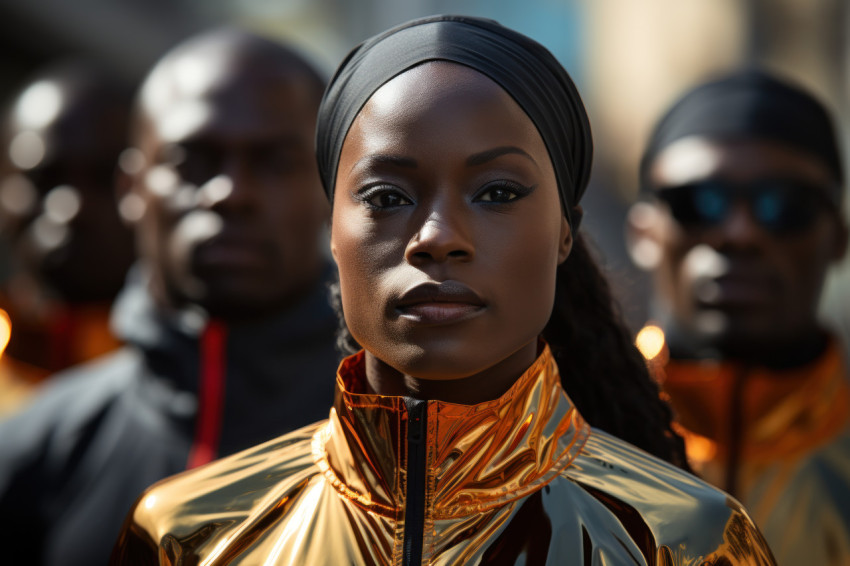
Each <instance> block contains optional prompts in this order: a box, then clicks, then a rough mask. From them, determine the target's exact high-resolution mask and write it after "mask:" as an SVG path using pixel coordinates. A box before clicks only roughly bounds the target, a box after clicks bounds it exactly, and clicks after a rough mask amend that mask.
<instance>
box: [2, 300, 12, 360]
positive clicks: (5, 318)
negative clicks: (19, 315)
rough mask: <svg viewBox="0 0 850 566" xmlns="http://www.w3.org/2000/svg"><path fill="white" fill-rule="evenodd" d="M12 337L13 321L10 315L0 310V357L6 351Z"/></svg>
mask: <svg viewBox="0 0 850 566" xmlns="http://www.w3.org/2000/svg"><path fill="white" fill-rule="evenodd" d="M11 337H12V321H11V320H10V319H9V315H8V314H7V313H6V311H4V310H3V309H0V355H3V352H4V351H5V350H6V346H8V345H9V339H10V338H11Z"/></svg>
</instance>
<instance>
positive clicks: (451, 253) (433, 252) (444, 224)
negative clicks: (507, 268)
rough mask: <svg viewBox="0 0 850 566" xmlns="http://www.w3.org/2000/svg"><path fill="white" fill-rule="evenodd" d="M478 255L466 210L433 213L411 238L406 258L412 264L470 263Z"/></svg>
mask: <svg viewBox="0 0 850 566" xmlns="http://www.w3.org/2000/svg"><path fill="white" fill-rule="evenodd" d="M474 255H475V246H474V245H473V240H472V235H471V229H470V226H469V218H468V215H467V214H465V213H464V212H463V211H459V210H455V211H447V212H442V213H436V212H434V213H432V214H431V215H430V216H429V217H428V218H427V219H426V220H425V221H424V222H423V223H422V226H421V227H420V228H419V230H417V232H416V233H415V234H414V235H413V237H412V238H411V239H410V242H409V243H408V245H407V248H406V249H405V258H406V259H407V261H408V262H410V263H411V264H414V265H415V264H422V263H427V262H446V261H463V262H465V261H470V260H471V259H472V258H473V257H474Z"/></svg>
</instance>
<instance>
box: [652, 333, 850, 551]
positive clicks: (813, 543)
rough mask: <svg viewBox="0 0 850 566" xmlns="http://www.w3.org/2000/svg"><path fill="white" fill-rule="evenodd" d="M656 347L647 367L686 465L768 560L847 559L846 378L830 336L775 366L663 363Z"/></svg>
mask: <svg viewBox="0 0 850 566" xmlns="http://www.w3.org/2000/svg"><path fill="white" fill-rule="evenodd" d="M647 332H654V331H652V330H649V331H647ZM642 333H644V332H643V331H642ZM658 338H659V339H661V338H662V337H661V336H659V337H658ZM657 346H658V349H657V354H656V355H655V356H652V357H651V359H650V366H651V367H652V366H654V374H655V375H656V376H657V378H658V379H659V381H660V382H661V383H662V386H663V388H664V391H665V392H666V393H667V394H668V395H669V396H670V402H671V404H672V405H673V408H674V410H675V412H676V416H677V419H678V422H679V424H680V426H681V430H680V432H681V433H682V435H683V436H684V437H685V443H686V447H687V452H688V459H689V461H690V463H691V465H692V466H693V468H694V469H695V471H697V472H698V473H699V474H700V475H701V476H702V477H704V478H705V479H706V480H707V481H709V482H711V483H712V484H714V485H717V486H719V487H720V488H722V489H724V490H726V491H728V492H730V493H732V494H733V495H734V496H735V497H737V498H739V499H740V500H741V502H742V503H743V504H744V505H745V506H746V508H747V509H748V510H749V511H750V513H751V515H752V517H753V519H754V520H755V522H756V524H758V526H759V527H760V528H761V530H762V532H763V533H764V535H765V538H766V539H767V541H768V543H769V544H770V547H771V549H772V550H773V553H774V556H775V557H776V561H777V563H778V564H780V565H782V566H797V565H798V564H802V565H806V566H814V565H817V566H847V565H850V381H848V375H847V367H846V366H845V363H844V359H843V355H842V352H841V348H840V346H839V343H838V341H837V340H833V341H832V342H831V343H830V345H829V348H828V349H827V351H826V352H825V353H824V354H823V355H822V356H821V357H820V358H819V359H817V360H815V361H814V362H813V363H811V364H810V365H808V366H804V367H801V368H796V369H792V370H783V371H771V370H768V369H765V368H761V367H747V366H743V365H741V364H735V363H729V362H726V363H722V362H712V361H705V360H704V361H685V360H667V359H666V358H667V357H668V354H667V351H666V347H664V345H663V344H662V343H660V342H658V343H657ZM654 351H655V349H653V351H651V352H650V353H653V352H654Z"/></svg>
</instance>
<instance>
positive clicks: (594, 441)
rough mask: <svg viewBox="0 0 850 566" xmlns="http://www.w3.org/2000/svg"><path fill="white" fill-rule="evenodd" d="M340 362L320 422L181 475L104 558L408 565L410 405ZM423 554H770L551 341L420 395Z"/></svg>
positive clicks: (483, 560) (714, 559)
mask: <svg viewBox="0 0 850 566" xmlns="http://www.w3.org/2000/svg"><path fill="white" fill-rule="evenodd" d="M362 356H363V354H362V353H361V354H359V355H357V356H352V357H350V358H348V359H346V360H345V361H344V362H343V363H342V365H341V367H340V372H339V377H338V380H337V398H336V402H335V406H334V408H333V409H332V411H331V415H330V419H329V420H328V421H325V422H321V423H317V424H315V425H312V426H310V427H307V428H305V429H302V430H300V431H297V432H295V433H292V434H289V435H287V436H283V437H281V438H278V439H276V440H273V441H271V442H268V443H266V444H264V445H261V446H258V447H255V448H253V449H251V450H248V451H245V452H242V453H240V454H237V455H234V456H232V457H230V458H226V459H223V460H220V461H218V462H214V463H212V464H210V465H208V466H205V467H202V468H199V469H197V470H193V471H191V472H188V473H184V474H181V475H179V476H175V477H173V478H171V479H169V480H166V481H164V482H162V483H160V484H158V485H157V486H155V487H154V488H152V489H150V490H149V491H148V492H147V493H146V494H144V495H143V496H142V498H141V499H140V500H139V502H138V503H137V505H136V507H135V508H134V510H133V512H132V513H131V515H130V518H129V521H128V523H127V525H126V526H125V529H124V532H123V534H122V536H121V538H120V540H119V543H118V546H117V547H116V552H115V554H114V555H113V563H114V564H131V565H132V564H196V563H197V564H210V565H211V564H311V565H314V564H328V565H331V564H334V565H336V564H403V556H402V541H403V539H404V528H405V525H404V516H405V514H404V510H405V503H406V501H405V498H406V475H407V474H406V472H407V470H406V460H407V447H406V443H405V439H406V438H407V424H408V423H407V412H406V409H405V405H404V399H403V398H401V397H383V396H378V395H370V394H365V393H362V391H363V387H364V383H365V379H364V373H363V364H362ZM427 423H428V426H427V456H426V461H427V474H426V481H425V484H426V489H425V509H426V511H425V527H424V530H423V533H422V537H423V545H422V546H423V557H422V563H423V564H445V565H449V564H594V565H595V564H599V565H602V564H606V565H610V564H647V565H648V564H665V565H666V564H676V565H679V564H681V565H690V564H724V565H728V564H731V565H739V564H773V560H772V558H771V555H770V551H769V550H768V549H767V547H766V545H765V543H764V541H763V539H762V538H761V535H760V534H759V532H758V530H757V529H756V528H755V526H754V525H753V523H752V522H751V521H750V519H749V518H748V516H747V515H746V513H745V512H744V511H743V509H742V508H741V507H740V506H739V505H738V503H737V502H736V501H734V500H733V499H731V498H729V497H728V496H726V494H724V493H722V492H719V491H717V490H714V489H712V488H710V487H708V486H707V485H705V484H704V483H703V482H701V481H699V480H697V479H696V478H694V477H693V476H690V475H688V474H685V473H683V472H681V471H680V470H678V469H675V468H673V467H671V466H669V465H667V464H665V463H663V462H660V461H659V460H656V459H654V458H651V457H649V456H647V455H646V454H645V453H643V452H641V451H640V450H638V449H636V448H634V447H632V446H630V445H628V444H625V443H623V442H621V441H619V440H617V439H615V438H613V437H611V436H609V435H607V434H605V433H603V432H601V431H597V430H595V429H591V428H590V427H589V426H588V425H587V424H586V423H585V422H584V420H583V419H582V417H581V415H579V414H578V412H577V411H576V410H575V408H574V407H573V405H572V403H571V402H570V400H569V399H568V398H567V396H566V395H565V394H564V392H563V390H562V389H561V386H560V380H559V377H558V372H557V368H556V366H555V363H554V360H553V359H552V357H551V354H550V352H549V349H548V348H545V350H544V351H543V353H542V354H541V356H540V357H539V358H538V359H537V361H536V362H535V363H534V364H533V365H532V367H531V368H529V370H528V371H527V372H526V373H525V374H524V375H523V376H522V377H521V378H520V379H519V380H518V381H517V382H516V383H515V384H514V386H513V387H512V388H511V389H510V390H509V391H508V392H507V393H506V394H505V395H504V396H502V397H501V398H499V399H496V400H494V401H490V402H487V403H481V404H478V405H455V404H450V403H444V402H438V401H431V402H428V415H427Z"/></svg>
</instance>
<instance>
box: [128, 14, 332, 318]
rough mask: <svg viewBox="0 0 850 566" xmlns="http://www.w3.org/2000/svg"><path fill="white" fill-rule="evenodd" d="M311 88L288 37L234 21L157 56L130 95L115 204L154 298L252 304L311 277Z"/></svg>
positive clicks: (316, 84) (323, 207) (317, 262)
mask: <svg viewBox="0 0 850 566" xmlns="http://www.w3.org/2000/svg"><path fill="white" fill-rule="evenodd" d="M323 88H324V82H323V80H322V79H321V76H320V74H319V73H318V72H317V71H316V70H315V69H314V68H313V67H312V66H311V65H310V64H309V63H308V62H307V61H306V60H305V59H304V58H303V57H302V56H301V55H299V54H298V53H297V52H296V51H294V50H293V49H291V48H289V47H286V46H284V45H281V44H278V43H276V42H274V41H271V40H269V39H265V38H261V37H258V36H255V35H252V34H249V33H247V32H244V31H238V30H232V29H225V30H216V31H213V32H208V33H205V34H203V35H200V36H197V37H195V38H192V39H190V40H188V41H186V42H185V43H182V44H180V45H178V46H177V47H176V48H174V49H173V50H172V51H170V52H169V53H168V54H166V55H165V56H164V57H163V59H162V60H161V61H160V62H159V63H157V64H156V66H155V67H154V68H153V70H152V71H151V72H150V74H149V75H148V77H147V78H146V79H145V81H144V83H143V84H142V87H141V90H140V94H139V98H138V101H137V108H136V124H135V125H136V127H135V131H134V134H133V144H134V146H135V149H134V150H133V151H132V153H131V154H128V156H126V157H127V159H125V165H129V166H130V167H129V168H130V173H131V174H132V178H133V182H132V183H131V185H132V188H131V189H130V190H129V191H128V192H127V194H126V195H125V197H124V198H122V213H123V214H124V216H125V217H126V218H127V219H128V220H129V221H131V222H132V223H134V225H135V227H136V239H137V246H138V249H139V253H140V255H141V257H142V258H143V259H144V260H145V261H146V262H147V263H148V264H149V265H150V267H151V271H152V275H153V291H154V295H155V297H156V298H157V299H158V300H159V301H160V303H163V304H165V305H170V306H180V305H185V304H197V305H200V306H201V307H203V308H205V309H206V310H208V311H210V312H211V313H213V314H214V315H217V316H220V317H223V318H237V317H241V318H245V317H249V318H250V317H254V316H258V315H260V314H262V313H264V312H268V311H269V309H270V308H276V307H279V306H284V305H286V304H289V303H291V302H292V301H293V300H295V299H296V298H297V297H298V296H300V295H301V294H303V293H305V292H307V291H308V290H309V288H310V287H312V285H313V284H315V282H316V281H317V280H318V277H319V272H320V270H321V265H322V263H323V261H322V254H321V252H320V250H319V242H320V241H321V239H320V234H321V230H322V226H323V224H324V222H325V220H326V218H327V203H326V202H325V200H324V195H323V193H322V190H321V188H320V183H319V178H318V172H317V169H316V164H315V158H314V150H313V147H314V142H313V139H314V132H315V124H316V112H317V109H318V105H319V102H320V100H321V96H322V92H323Z"/></svg>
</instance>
